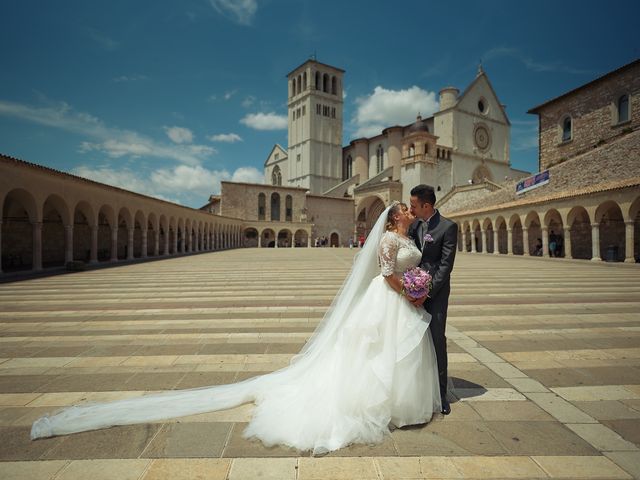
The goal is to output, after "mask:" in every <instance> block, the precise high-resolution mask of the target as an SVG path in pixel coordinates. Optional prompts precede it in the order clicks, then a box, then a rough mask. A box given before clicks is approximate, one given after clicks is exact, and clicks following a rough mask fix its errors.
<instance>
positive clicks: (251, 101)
mask: <svg viewBox="0 0 640 480" xmlns="http://www.w3.org/2000/svg"><path fill="white" fill-rule="evenodd" d="M255 101H256V97H254V96H253V95H247V96H246V97H245V98H244V100H242V103H241V104H240V105H242V106H243V107H244V108H249V107H250V106H251V105H253V104H254V103H255Z"/></svg>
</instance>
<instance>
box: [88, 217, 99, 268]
mask: <svg viewBox="0 0 640 480" xmlns="http://www.w3.org/2000/svg"><path fill="white" fill-rule="evenodd" d="M98 232H99V227H98V225H91V258H90V260H89V263H98Z"/></svg>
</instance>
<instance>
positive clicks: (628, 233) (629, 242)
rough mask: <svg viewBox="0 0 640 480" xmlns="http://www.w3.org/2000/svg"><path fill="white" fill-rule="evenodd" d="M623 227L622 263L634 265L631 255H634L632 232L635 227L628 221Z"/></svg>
mask: <svg viewBox="0 0 640 480" xmlns="http://www.w3.org/2000/svg"><path fill="white" fill-rule="evenodd" d="M624 226H625V229H624V231H625V235H624V239H625V246H624V263H635V262H636V259H635V257H634V256H633V253H634V252H633V245H634V238H633V231H634V227H635V225H634V221H633V220H630V221H628V222H624Z"/></svg>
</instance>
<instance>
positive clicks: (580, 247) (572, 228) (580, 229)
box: [565, 205, 593, 260]
mask: <svg viewBox="0 0 640 480" xmlns="http://www.w3.org/2000/svg"><path fill="white" fill-rule="evenodd" d="M567 227H569V228H568V232H569V238H568V239H567V238H565V250H568V251H570V252H571V255H570V256H571V257H572V258H580V259H585V260H589V259H590V258H591V257H592V256H593V252H592V241H591V238H592V237H591V219H590V218H589V212H588V211H587V209H586V208H584V207H583V206H580V205H578V206H575V207H573V208H572V209H571V210H569V213H568V214H567ZM567 256H569V255H567Z"/></svg>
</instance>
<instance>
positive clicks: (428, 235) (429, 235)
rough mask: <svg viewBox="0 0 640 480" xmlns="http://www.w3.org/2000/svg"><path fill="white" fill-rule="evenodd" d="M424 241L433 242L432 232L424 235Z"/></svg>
mask: <svg viewBox="0 0 640 480" xmlns="http://www.w3.org/2000/svg"><path fill="white" fill-rule="evenodd" d="M422 241H423V242H424V243H432V242H433V237H432V236H431V234H430V233H425V234H424V237H422Z"/></svg>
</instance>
